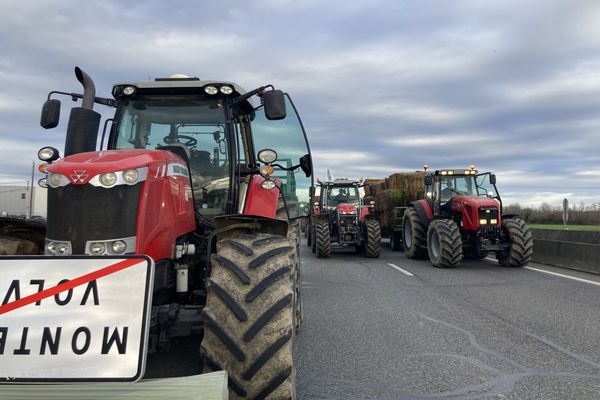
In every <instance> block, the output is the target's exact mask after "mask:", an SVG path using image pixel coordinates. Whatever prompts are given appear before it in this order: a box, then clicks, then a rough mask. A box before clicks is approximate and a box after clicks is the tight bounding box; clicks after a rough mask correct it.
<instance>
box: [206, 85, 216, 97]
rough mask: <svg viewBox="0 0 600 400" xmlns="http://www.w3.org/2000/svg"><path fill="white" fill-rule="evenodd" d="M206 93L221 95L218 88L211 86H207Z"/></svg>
mask: <svg viewBox="0 0 600 400" xmlns="http://www.w3.org/2000/svg"><path fill="white" fill-rule="evenodd" d="M204 92H205V93H206V94H210V95H215V94H217V93H219V89H217V88H216V87H214V86H212V85H210V86H206V87H205V88H204Z"/></svg>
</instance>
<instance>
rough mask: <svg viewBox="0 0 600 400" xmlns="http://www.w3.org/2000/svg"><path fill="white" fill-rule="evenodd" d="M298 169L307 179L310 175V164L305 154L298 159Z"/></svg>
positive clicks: (308, 156)
mask: <svg viewBox="0 0 600 400" xmlns="http://www.w3.org/2000/svg"><path fill="white" fill-rule="evenodd" d="M300 168H301V169H302V171H303V172H304V175H306V177H307V178H308V177H309V176H311V175H312V163H311V162H310V155H308V154H305V155H303V156H302V157H300Z"/></svg>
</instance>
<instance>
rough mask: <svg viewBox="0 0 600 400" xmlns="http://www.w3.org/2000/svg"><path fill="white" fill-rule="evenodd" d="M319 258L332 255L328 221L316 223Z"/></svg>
mask: <svg viewBox="0 0 600 400" xmlns="http://www.w3.org/2000/svg"><path fill="white" fill-rule="evenodd" d="M315 232H316V238H315V239H316V240H315V241H316V253H317V258H328V257H329V256H330V255H331V233H330V232H329V224H328V223H327V222H317V223H315Z"/></svg>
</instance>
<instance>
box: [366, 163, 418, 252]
mask: <svg viewBox="0 0 600 400" xmlns="http://www.w3.org/2000/svg"><path fill="white" fill-rule="evenodd" d="M364 185H365V198H364V203H365V204H371V202H374V203H375V207H376V210H377V218H378V220H379V225H380V226H381V235H382V237H384V238H389V239H390V245H391V247H392V250H394V251H399V250H402V217H403V215H404V210H406V207H407V206H408V204H410V203H411V202H413V201H415V200H418V199H420V198H422V197H423V195H424V193H425V184H424V173H423V172H421V171H416V172H398V173H394V174H392V175H390V176H388V177H387V178H385V179H366V180H365V182H364Z"/></svg>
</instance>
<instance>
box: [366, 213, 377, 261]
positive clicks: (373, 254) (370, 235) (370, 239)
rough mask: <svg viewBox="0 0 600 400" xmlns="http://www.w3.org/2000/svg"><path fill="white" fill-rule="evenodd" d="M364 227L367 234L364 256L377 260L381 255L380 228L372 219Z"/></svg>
mask: <svg viewBox="0 0 600 400" xmlns="http://www.w3.org/2000/svg"><path fill="white" fill-rule="evenodd" d="M365 227H366V229H365V232H366V234H367V238H366V252H365V255H366V256H367V257H369V258H377V257H379V254H380V253H381V227H380V226H379V222H377V221H376V220H374V219H368V220H367V221H366V222H365Z"/></svg>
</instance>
